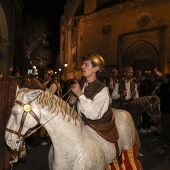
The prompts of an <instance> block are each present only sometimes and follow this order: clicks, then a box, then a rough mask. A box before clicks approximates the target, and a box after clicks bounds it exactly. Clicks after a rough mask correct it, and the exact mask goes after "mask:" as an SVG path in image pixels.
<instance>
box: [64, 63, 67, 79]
mask: <svg viewBox="0 0 170 170" xmlns="http://www.w3.org/2000/svg"><path fill="white" fill-rule="evenodd" d="M67 66H68V63H67V62H65V64H64V67H65V81H66V80H67Z"/></svg>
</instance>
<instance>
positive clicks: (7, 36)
mask: <svg viewBox="0 0 170 170" xmlns="http://www.w3.org/2000/svg"><path fill="white" fill-rule="evenodd" d="M21 2H22V0H0V68H1V69H2V72H3V73H4V74H6V73H7V71H8V68H9V67H10V66H11V65H12V66H14V67H16V68H17V67H18V66H20V67H22V66H23V41H22V37H23V36H22V3H21ZM17 69H18V68H17Z"/></svg>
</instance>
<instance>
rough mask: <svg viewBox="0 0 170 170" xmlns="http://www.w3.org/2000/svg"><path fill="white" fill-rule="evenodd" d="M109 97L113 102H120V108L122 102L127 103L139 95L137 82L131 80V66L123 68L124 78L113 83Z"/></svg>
mask: <svg viewBox="0 0 170 170" xmlns="http://www.w3.org/2000/svg"><path fill="white" fill-rule="evenodd" d="M111 97H112V99H113V102H118V101H119V102H120V105H119V107H120V108H122V105H123V104H124V103H129V102H131V101H132V100H133V99H136V98H138V97H139V93H138V90H137V84H136V83H135V81H134V80H133V68H132V67H131V66H128V67H126V68H125V69H124V79H122V80H120V81H119V82H118V83H116V84H115V87H114V89H113V92H112V94H111Z"/></svg>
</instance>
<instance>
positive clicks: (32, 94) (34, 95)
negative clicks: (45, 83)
mask: <svg viewBox="0 0 170 170" xmlns="http://www.w3.org/2000/svg"><path fill="white" fill-rule="evenodd" d="M40 93H42V90H40V89H37V90H31V91H29V92H27V98H28V100H29V101H33V100H34V99H35V98H37V97H38V96H39V95H40Z"/></svg>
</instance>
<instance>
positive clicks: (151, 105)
mask: <svg viewBox="0 0 170 170" xmlns="http://www.w3.org/2000/svg"><path fill="white" fill-rule="evenodd" d="M156 105H159V104H158V103H155V104H153V103H152V104H149V105H148V106H147V107H146V106H145V105H144V104H143V103H142V106H143V108H144V110H145V111H146V112H147V114H148V115H150V116H151V117H152V119H154V118H153V115H152V114H151V113H152V112H153V108H154V106H156ZM148 108H149V109H150V111H148ZM159 112H160V108H159ZM158 116H159V115H158ZM154 117H156V116H154Z"/></svg>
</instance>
